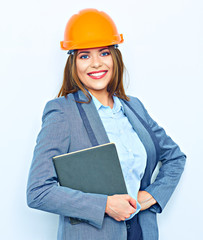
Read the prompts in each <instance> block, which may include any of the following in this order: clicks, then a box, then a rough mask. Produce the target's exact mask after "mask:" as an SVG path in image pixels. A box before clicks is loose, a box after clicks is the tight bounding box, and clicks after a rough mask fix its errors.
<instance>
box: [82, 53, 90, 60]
mask: <svg viewBox="0 0 203 240" xmlns="http://www.w3.org/2000/svg"><path fill="white" fill-rule="evenodd" d="M88 58H89V56H88V55H87V54H84V55H82V56H80V59H88Z"/></svg>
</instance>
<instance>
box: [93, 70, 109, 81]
mask: <svg viewBox="0 0 203 240" xmlns="http://www.w3.org/2000/svg"><path fill="white" fill-rule="evenodd" d="M107 72H108V71H107V70H105V71H98V72H91V73H88V76H90V77H91V78H93V79H100V78H103V77H104V76H105V75H106V74H107Z"/></svg>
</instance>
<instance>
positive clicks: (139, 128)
mask: <svg viewBox="0 0 203 240" xmlns="http://www.w3.org/2000/svg"><path fill="white" fill-rule="evenodd" d="M78 96H79V99H80V100H81V101H88V98H87V97H86V96H85V95H84V93H83V92H82V91H81V90H79V91H78ZM120 101H121V103H122V106H123V109H124V113H125V115H126V117H127V118H128V120H129V122H130V123H131V125H132V127H133V129H134V130H135V132H136V133H137V134H138V136H139V138H140V140H141V141H142V143H143V145H144V146H145V149H146V151H147V154H150V155H151V154H152V152H151V151H155V149H154V148H153V149H152V147H151V146H154V144H153V141H152V139H151V136H150V134H149V132H148V131H147V129H146V128H145V127H144V126H143V124H142V123H141V121H140V120H139V119H138V118H137V116H136V115H135V114H134V113H133V112H132V110H131V109H130V108H129V107H128V106H127V104H126V103H125V101H124V100H122V99H120ZM82 107H83V109H84V111H85V113H86V115H87V118H88V120H89V123H90V125H91V127H92V130H93V132H94V134H95V137H96V139H97V141H98V143H99V144H104V143H108V142H110V141H109V138H108V136H107V133H106V131H105V128H104V126H103V123H102V121H101V118H100V116H99V114H98V112H97V109H96V106H95V104H94V101H93V100H92V101H91V102H90V103H89V104H86V103H83V104H82Z"/></svg>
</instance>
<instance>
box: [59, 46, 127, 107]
mask: <svg viewBox="0 0 203 240" xmlns="http://www.w3.org/2000/svg"><path fill="white" fill-rule="evenodd" d="M109 51H110V53H111V56H112V59H113V74H112V78H111V80H110V82H109V84H108V86H107V91H108V92H109V94H110V96H117V97H119V98H121V99H124V100H127V101H129V98H128V97H127V96H126V94H125V90H124V86H123V72H124V68H125V67H124V63H123V58H122V55H121V52H120V50H119V49H117V48H115V47H114V46H109ZM76 57H77V50H76V51H75V52H74V54H70V55H69V57H68V59H67V62H66V66H65V69H64V75H63V84H62V86H61V89H60V91H59V93H58V97H61V96H65V97H67V95H68V94H69V93H74V92H77V91H78V90H81V91H82V92H83V93H84V94H85V96H86V97H87V98H88V101H87V102H82V103H89V102H90V101H91V99H92V97H91V95H90V94H89V93H88V92H87V91H86V89H85V86H84V85H83V83H82V82H81V81H80V79H79V77H78V75H77V68H76Z"/></svg>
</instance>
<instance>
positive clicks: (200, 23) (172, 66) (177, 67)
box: [0, 0, 203, 240]
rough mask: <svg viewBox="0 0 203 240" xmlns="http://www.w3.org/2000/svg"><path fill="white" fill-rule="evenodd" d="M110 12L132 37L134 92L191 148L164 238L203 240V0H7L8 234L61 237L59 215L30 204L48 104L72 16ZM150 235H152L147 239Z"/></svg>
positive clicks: (0, 93) (1, 90)
mask: <svg viewBox="0 0 203 240" xmlns="http://www.w3.org/2000/svg"><path fill="white" fill-rule="evenodd" d="M89 7H93V8H97V9H99V10H103V11H105V12H107V13H108V14H109V15H110V16H111V17H112V18H113V20H114V21H115V22H116V25H117V27H118V30H119V32H120V33H123V35H124V39H125V41H124V43H123V44H121V45H120V50H121V51H122V53H123V58H124V62H125V65H126V68H127V69H128V75H129V77H127V81H128V82H129V84H128V89H127V93H128V94H132V95H134V96H137V97H139V98H140V99H141V100H142V101H143V103H144V105H145V107H146V108H147V109H148V111H149V113H150V114H151V116H152V117H153V118H154V119H155V120H156V121H157V122H158V123H159V125H161V126H163V127H164V128H165V130H166V131H167V133H168V134H169V135H170V136H171V137H172V138H173V139H174V140H175V141H176V142H177V143H178V144H179V145H180V147H181V149H182V151H183V152H185V153H186V155H187V157H188V158H187V164H186V168H185V171H184V174H183V176H182V178H181V181H180V184H179V185H178V187H177V189H176V191H175V193H174V194H173V196H172V198H171V201H170V202H169V203H168V205H167V206H166V208H165V209H164V212H163V213H162V214H161V215H159V216H158V222H159V227H160V239H161V240H171V239H173V240H180V239H181V240H182V239H184V240H191V239H195V240H201V239H203V227H202V217H201V215H202V214H203V204H202V199H203V193H202V176H203V169H202V168H203V164H202V149H203V147H202V144H203V132H202V130H203V129H202V122H203V113H202V109H203V107H202V105H203V101H202V96H201V95H202V88H203V84H202V80H203V72H202V69H203V33H202V30H203V2H202V1H201V0H199V1H198V0H170V1H169V0H168V1H167V0H166V1H163V0H154V1H152V0H142V1H141V0H140V1H138V0H135V1H130V0H125V1H123V0H122V1H121V0H117V1H113V0H111V1H110V0H103V1H95V0H92V1H91V0H86V1H83V0H74V1H68V0H58V1H56V0H55V1H54V0H40V1H39V0H35V1H34V0H30V1H25V0H18V1H14V0H7V1H4V3H2V1H1V3H0V81H1V87H0V103H1V124H0V134H1V142H0V148H1V174H0V177H1V187H0V192H1V196H0V221H1V223H0V225H1V231H0V239H5V240H13V239H17V240H18V239H19V240H28V239H29V240H54V239H56V233H57V224H58V216H56V215H53V214H50V213H46V212H41V211H38V210H33V209H30V208H28V207H27V205H26V184H27V177H28V172H29V167H30V164H31V160H32V154H33V149H34V146H35V140H36V137H37V134H38V132H39V130H40V126H41V116H42V111H43V108H44V106H45V103H46V102H47V101H48V100H50V99H52V98H54V97H55V96H56V95H57V93H58V91H59V88H60V85H61V83H62V76H63V69H64V66H65V62H66V58H67V54H66V52H65V51H62V50H60V46H59V42H60V40H63V34H64V29H65V25H66V22H67V21H68V19H69V17H70V16H71V15H73V14H74V13H77V12H78V11H79V10H80V9H83V8H89ZM149 240H150V239H149Z"/></svg>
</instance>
